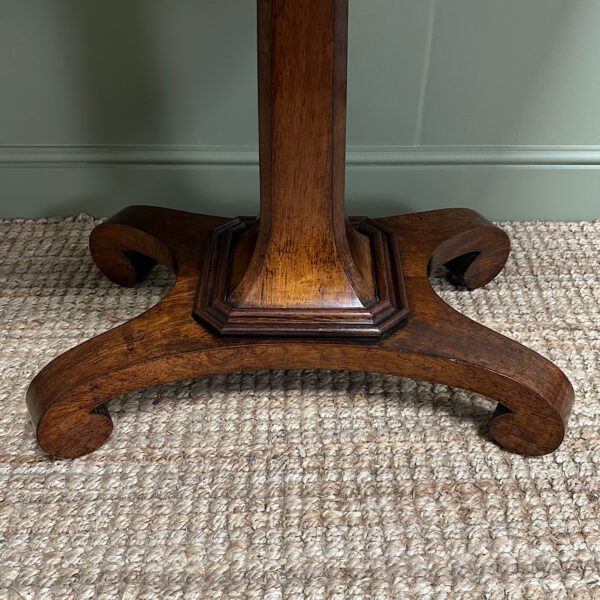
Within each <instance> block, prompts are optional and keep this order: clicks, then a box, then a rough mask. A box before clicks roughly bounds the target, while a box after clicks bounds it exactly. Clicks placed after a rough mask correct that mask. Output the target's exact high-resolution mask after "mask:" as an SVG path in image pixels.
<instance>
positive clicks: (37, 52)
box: [0, 0, 600, 220]
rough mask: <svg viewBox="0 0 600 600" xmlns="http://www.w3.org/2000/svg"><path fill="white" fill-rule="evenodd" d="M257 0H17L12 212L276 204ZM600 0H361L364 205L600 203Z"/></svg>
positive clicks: (351, 175) (351, 151)
mask: <svg viewBox="0 0 600 600" xmlns="http://www.w3.org/2000/svg"><path fill="white" fill-rule="evenodd" d="M255 21H256V17H255V2H254V0H102V1H101V2H99V1H97V0H0V217H5V218H11V217H36V216H54V215H70V214H77V213H79V212H88V213H92V214H94V215H107V214H109V213H111V212H114V211H115V210H117V209H119V208H120V207H122V206H124V205H126V204H131V203H149V204H160V205H164V206H172V207H177V208H183V209H190V210H198V211H202V212H213V213H219V214H224V215H235V214H251V213H253V212H255V211H256V210H257V206H258V170H257V165H256V163H257V152H256V145H257V123H256V112H257V105H256V57H255V46H256V33H255ZM599 28H600V2H597V1H596V0H568V1H567V0H502V1H499V0H350V50H349V52H350V55H349V98H348V102H349V110H348V146H349V147H348V168H347V198H348V207H349V211H350V212H352V213H354V214H370V215H382V214H390V213H398V212H404V211H409V210H424V209H429V208H436V207H443V206H471V207H474V208H476V209H478V210H480V211H482V212H484V213H485V214H486V215H487V216H489V217H491V218H495V219H567V220H579V219H593V218H599V217H600V108H599V107H600V75H599V74H598V73H599V71H598V57H599V56H600V36H598V34H597V32H598V30H599Z"/></svg>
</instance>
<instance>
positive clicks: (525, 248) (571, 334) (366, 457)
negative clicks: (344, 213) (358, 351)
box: [0, 216, 600, 600]
mask: <svg viewBox="0 0 600 600" xmlns="http://www.w3.org/2000/svg"><path fill="white" fill-rule="evenodd" d="M94 223H95V222H94V221H93V220H92V219H91V218H89V217H85V216H82V217H79V218H77V219H70V220H42V221H13V222H6V221H4V222H0V340H1V344H0V403H1V406H2V411H1V413H0V598H1V599H4V598H9V599H13V598H14V599H15V600H19V599H27V600H29V599H34V598H36V599H37V598H42V599H47V598H56V599H61V600H63V599H70V598H75V599H94V600H95V599H109V598H131V599H138V598H139V599H154V598H160V599H169V598H192V599H193V598H199V599H204V598H207V599H217V598H218V599H227V600H230V599H235V598H253V599H258V598H261V599H262V598H266V599H269V600H275V599H279V598H285V599H290V600H291V599H297V600H301V599H302V600H305V599H309V598H310V599H313V598H314V599H318V598H327V599H330V598H331V599H337V600H347V599H363V598H365V599H375V598H377V599H387V598H399V599H405V598H409V599H410V598H417V599H421V598H472V599H479V598H486V599H491V600H495V599H499V600H500V599H502V600H504V599H507V598H508V599H520V598H523V599H527V600H530V599H537V598H552V599H561V598H582V599H583V598H600V531H599V524H600V484H599V477H598V476H599V473H600V434H599V428H600V404H599V398H600V222H596V223H576V224H574V223H503V224H502V226H503V227H504V228H505V229H506V231H507V232H508V233H509V234H510V235H511V237H512V240H513V246H514V251H513V254H512V256H511V258H510V260H509V263H508V265H507V267H506V269H505V271H504V272H503V273H502V274H501V275H500V276H499V277H498V278H497V279H496V280H495V281H494V282H492V283H491V284H489V285H488V286H487V287H486V288H484V289H481V290H477V291H474V292H465V291H457V290H455V289H454V288H452V287H451V286H450V285H448V284H446V283H444V282H443V281H436V283H435V285H436V288H437V290H438V291H439V293H440V294H441V295H442V296H443V297H444V298H445V299H446V300H447V301H448V302H450V303H451V304H452V305H454V306H455V307H456V308H458V309H459V310H460V311H461V312H463V313H465V314H467V315H469V316H470V317H472V318H474V319H476V320H477V321H480V322H482V323H484V324H485V325H487V326H489V327H492V328H493V329H496V330H498V331H500V332H502V333H504V334H505V335H508V336H510V337H513V338H515V339H517V340H519V341H520V342H522V343H524V344H527V345H528V346H530V347H532V348H534V349H536V350H537V351H539V352H541V353H542V354H544V355H546V356H547V357H549V358H550V359H551V360H553V361H555V362H556V363H557V364H558V365H559V366H560V367H561V368H562V369H564V370H565V372H566V374H567V376H569V377H570V379H571V381H572V382H573V385H574V387H575V391H576V394H577V402H576V404H575V409H574V413H573V416H572V419H571V422H570V429H569V432H568V435H567V438H566V440H565V442H564V444H563V446H562V447H561V448H560V449H559V450H558V451H557V452H555V453H554V454H553V455H551V456H546V457H542V458H534V459H532V458H523V457H520V456H515V455H512V454H509V453H507V452H505V451H503V450H501V449H500V448H499V447H497V446H496V445H494V444H493V443H491V442H490V441H489V440H488V439H487V436H486V423H487V421H488V418H489V415H490V412H491V410H492V409H493V403H491V402H490V401H488V400H486V399H484V398H482V397H480V396H476V395H474V394H470V393H466V392H464V391H461V390H457V389H450V388H448V387H445V386H440V385H431V384H426V383H417V382H414V381H411V380H407V379H400V378H395V377H384V376H379V375H373V374H365V373H347V372H316V371H302V372H296V371H293V372H292V371H290V372H266V371H265V372H256V373H246V374H236V375H231V376H228V377H212V378H205V379H199V380H195V381H188V382H184V383H182V384H176V385H175V384H174V385H167V386H163V387H160V388H154V389H150V390H146V391H143V392H138V393H133V394H129V395H127V396H125V397H123V398H119V399H115V400H113V401H112V402H111V403H110V406H109V408H110V411H111V413H112V416H113V420H114V423H115V431H114V433H113V436H112V438H111V439H110V440H109V442H108V443H107V444H106V445H105V446H103V447H102V448H101V449H100V450H99V451H97V452H96V453H94V454H92V455H89V456H87V457H84V458H81V459H78V460H73V461H62V460H52V459H50V458H48V457H47V456H46V455H44V454H43V453H42V452H41V451H39V450H38V449H37V446H36V443H35V440H34V436H33V432H32V429H31V424H30V422H29V417H28V414H27V412H26V408H25V404H24V396H25V390H26V388H27V385H28V383H29V381H30V380H31V378H32V377H33V376H34V374H35V373H36V372H37V371H38V370H39V369H40V368H41V367H43V366H44V365H45V364H46V363H48V362H49V361H50V360H51V359H52V358H54V357H56V356H57V355H58V354H60V353H61V352H63V351H65V350H67V349H68V348H70V347H72V346H74V345H76V344H78V343H80V342H82V341H84V340H86V339H87V338H89V337H91V336H93V335H95V334H98V333H100V332H102V331H105V330H107V329H109V328H112V327H114V326H116V325H117V324H119V323H121V322H123V321H124V320H126V319H128V318H131V317H133V316H135V315H136V314H138V313H140V312H142V311H143V310H145V309H147V308H148V307H150V306H151V305H153V304H154V303H156V302H157V301H158V300H159V299H160V297H161V296H162V295H163V294H164V292H165V290H166V288H167V287H168V285H169V284H170V283H171V281H172V280H171V276H170V275H169V274H168V273H167V272H166V271H164V270H160V269H159V270H157V271H156V272H155V273H154V274H153V275H152V277H151V278H150V280H148V281H147V282H145V283H144V284H142V285H141V286H139V287H137V288H134V289H122V288H119V287H117V286H114V285H112V284H111V283H109V282H108V281H107V280H105V279H104V278H103V277H102V275H101V274H100V273H99V272H97V271H96V269H95V267H94V265H93V263H92V260H91V258H90V257H89V255H88V250H87V236H88V234H89V232H90V230H91V228H92V227H93V226H94ZM523 368H527V365H523ZM65 376H66V377H68V373H66V374H65Z"/></svg>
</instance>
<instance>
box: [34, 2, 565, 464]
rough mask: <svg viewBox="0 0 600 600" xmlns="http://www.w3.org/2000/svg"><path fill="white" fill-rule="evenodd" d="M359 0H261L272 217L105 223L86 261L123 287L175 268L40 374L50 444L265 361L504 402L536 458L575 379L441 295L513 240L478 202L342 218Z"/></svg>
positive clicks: (37, 392) (38, 389) (262, 95)
mask: <svg viewBox="0 0 600 600" xmlns="http://www.w3.org/2000/svg"><path fill="white" fill-rule="evenodd" d="M347 32H348V0H258V74H259V104H260V108H259V132H260V133H259V137H260V216H259V218H237V219H226V218H221V217H215V216H206V215H199V214H190V213H185V212H180V211H176V210H168V209H162V208H155V207H146V206H133V207H130V208H126V209H125V210H123V211H121V212H120V213H118V214H117V215H115V216H114V217H112V218H111V219H109V220H108V221H106V222H104V223H102V224H101V225H98V226H97V227H96V228H95V229H94V231H93V232H92V234H91V238H90V247H91V252H92V256H93V258H94V260H95V262H96V264H97V265H98V267H99V268H100V270H101V271H102V272H103V273H104V274H105V275H106V276H107V277H108V278H110V279H111V280H112V281H114V282H115V283H117V284H119V285H125V286H129V285H134V284H135V283H136V282H138V281H140V280H141V279H143V278H144V277H145V276H146V275H147V274H148V272H149V271H150V270H151V269H152V268H153V267H154V266H155V265H156V264H157V263H161V264H163V265H166V266H167V267H168V268H169V269H171V270H173V271H174V272H175V273H176V275H177V279H176V283H175V285H174V287H173V288H172V289H171V291H170V292H169V293H168V294H167V296H166V297H165V298H164V299H163V300H162V301H161V302H160V303H159V304H158V305H157V306H155V307H153V308H151V309H150V310H148V311H147V312H146V313H145V314H142V315H141V316H138V317H136V318H134V319H133V320H131V321H129V322H127V323H125V324H123V325H121V326H120V327H117V328H116V329H113V330H112V331H109V332H107V333H104V334H102V335H99V336H98V337H96V338H94V339H91V340H89V341H88V342H86V343H84V344H82V345H80V346H78V347H77V348H74V349H72V350H70V351H69V352H67V353H66V354H63V355H62V356H60V357H59V358H57V359H56V360H54V361H53V362H51V363H50V364H49V365H48V366H47V367H46V368H45V369H43V370H42V371H41V372H40V373H39V374H38V375H37V377H36V378H35V379H34V380H33V382H32V383H31V386H30V388H29V390H28V393H27V404H28V407H29V410H30V413H31V416H32V419H33V422H34V424H35V427H36V432H37V438H38V440H39V443H40V445H41V447H42V448H43V449H44V450H45V451H46V452H48V453H49V454H52V455H55V456H61V457H76V456H81V455H84V454H86V453H88V452H92V451H93V450H95V449H96V448H98V447H99V446H100V445H101V444H102V443H103V442H105V441H106V440H107V438H108V437H109V436H110V434H111V431H112V421H111V419H110V416H109V414H108V411H107V409H106V408H105V403H106V402H107V401H108V400H110V399H112V398H114V397H117V396H119V395H121V394H124V393H126V392H129V391H132V390H136V389H141V388H144V387H149V386H154V385H158V384H161V383H166V382H172V381H178V380H183V379H188V378H192V377H198V376H204V375H210V374H224V373H229V372H232V371H248V370H255V369H348V370H361V371H362V370H372V371H377V372H380V373H387V374H393V375H401V376H405V377H412V378H415V379H421V380H427V381H435V382H440V383H444V384H447V385H450V386H457V387H461V388H464V389H466V390H471V391H473V392H477V393H480V394H483V395H485V396H488V397H490V398H492V399H494V400H496V401H497V402H498V405H497V408H496V410H495V412H494V413H493V415H492V417H491V422H490V435H491V437H492V438H493V439H494V440H496V442H498V443H499V444H500V445H502V446H503V447H504V448H506V449H507V450H511V451H514V452H518V453H521V454H525V455H542V454H546V453H548V452H551V451H553V450H554V449H556V448H557V447H558V446H559V445H560V443H561V441H562V440H563V436H564V434H565V427H566V423H567V419H568V416H569V412H570V410H571V406H572V403H573V389H572V387H571V385H570V383H569V381H568V380H567V378H566V377H565V375H564V374H563V373H562V372H561V371H560V370H559V369H558V368H557V367H556V366H554V365H553V364H552V363H550V362H549V361H548V360H546V359H545V358H543V357H542V356H540V355H539V354H536V353H535V352H533V351H532V350H529V349H527V348H525V347H523V346H521V345H520V344H518V343H516V342H514V341H511V340H509V339H507V338H505V337H503V336H501V335H499V334H497V333H494V332H493V331H490V330H489V329H486V328H485V327H483V326H481V325H478V324H477V323H475V322H473V321H471V320H469V319H468V318H466V317H464V316H462V315H461V314H459V313H458V312H456V311H455V310H453V309H452V308H451V307H449V306H448V305H447V304H445V303H444V302H443V301H442V300H441V299H440V298H439V297H438V295H437V294H436V293H435V292H434V291H433V289H432V287H431V285H430V283H429V280H428V276H429V275H430V274H433V273H434V272H436V271H438V270H440V269H445V271H446V272H447V275H448V276H449V278H450V280H451V281H452V282H455V283H456V284H458V285H461V286H466V287H467V288H469V289H474V288H477V287H480V286H483V285H485V284H486V283H488V282H489V281H490V280H491V279H493V278H494V277H495V276H496V275H497V274H498V273H499V272H500V270H501V269H502V268H503V266H504V264H505V261H506V259H507V256H508V253H509V250H510V244H509V240H508V237H507V236H506V234H505V233H504V232H503V231H502V230H500V229H498V228H497V227H495V226H494V225H492V224H491V223H490V222H488V221H486V220H485V219H484V218H483V217H481V216H480V215H479V214H477V213H476V212H474V211H472V210H466V209H450V210H437V211H432V212H424V213H418V214H410V215H402V216H395V217H386V218H381V219H369V218H365V217H358V218H349V219H348V218H346V217H345V216H344V170H345V130H346V59H347Z"/></svg>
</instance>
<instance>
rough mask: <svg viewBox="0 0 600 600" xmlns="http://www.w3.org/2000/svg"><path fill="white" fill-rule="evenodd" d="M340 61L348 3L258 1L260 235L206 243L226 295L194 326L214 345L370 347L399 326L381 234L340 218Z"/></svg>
mask: <svg viewBox="0 0 600 600" xmlns="http://www.w3.org/2000/svg"><path fill="white" fill-rule="evenodd" d="M347 50H348V0H293V1H290V0H259V1H258V75H259V137H260V224H259V226H258V231H256V227H254V228H252V227H249V229H248V230H247V231H243V227H240V228H239V229H237V230H235V231H232V229H231V226H230V228H229V229H227V228H226V229H227V231H228V234H229V235H230V240H229V242H227V241H225V242H224V240H219V239H218V237H219V234H217V239H216V241H215V245H216V247H215V252H214V253H213V254H212V256H211V258H210V259H209V262H208V263H207V270H209V271H213V270H215V271H216V272H218V273H220V274H221V276H222V279H223V281H226V282H227V283H226V285H225V286H223V285H222V286H220V287H219V290H218V292H217V291H215V290H214V289H211V285H210V282H209V283H208V284H207V285H206V286H205V287H202V286H201V290H200V294H199V297H200V298H201V300H200V302H199V304H198V306H197V308H196V315H197V316H198V318H199V319H200V320H202V321H203V322H205V323H207V324H208V325H210V326H212V327H213V328H216V329H217V330H218V331H219V332H220V333H225V334H227V333H230V334H236V335H238V334H244V333H247V334H257V333H261V332H262V333H265V334H269V335H273V333H275V334H277V332H278V331H279V332H280V333H281V334H282V335H287V334H290V333H294V334H296V335H303V334H306V335H313V334H315V333H320V334H328V333H332V334H340V333H343V334H345V335H354V334H356V335H371V336H373V335H380V334H381V333H382V332H383V331H384V330H385V329H387V328H389V327H391V326H393V325H394V324H397V323H398V322H399V321H400V320H402V318H403V317H404V316H405V314H406V310H405V306H404V305H403V304H404V303H403V301H402V295H403V291H402V289H401V288H402V284H401V281H400V279H401V277H400V271H401V268H400V264H399V262H400V259H399V257H398V256H397V252H396V251H395V250H394V248H392V247H391V246H392V244H391V242H390V243H388V241H387V238H386V235H385V232H383V231H381V228H380V227H377V226H375V225H374V224H373V223H372V222H371V223H369V224H366V225H365V223H364V222H363V223H362V225H357V224H356V223H355V224H351V223H349V222H348V221H347V220H346V218H345V216H344V178H345V150H346V71H347V69H346V65H347ZM246 226H248V224H246ZM234 229H235V228H234ZM220 233H222V232H220ZM228 243H230V244H231V249H230V250H229V251H228V249H227V248H226V247H224V245H225V246H226V245H227V244H228ZM226 257H229V258H228V259H230V262H232V263H233V265H232V266H231V269H230V271H229V272H228V273H224V271H225V270H226V269H227V268H228V266H227V265H226V264H225V262H224V261H225V259H226ZM210 261H213V262H210ZM215 262H220V263H221V267H220V268H219V267H217V268H216V269H215V267H214V264H215ZM382 278H383V281H380V280H381V279H382ZM214 286H217V287H218V282H213V288H214ZM282 311H285V312H282ZM314 311H318V312H314ZM245 317H248V318H247V319H246V318H245ZM256 319H258V321H257V320H256ZM242 321H243V322H242ZM234 322H235V324H234Z"/></svg>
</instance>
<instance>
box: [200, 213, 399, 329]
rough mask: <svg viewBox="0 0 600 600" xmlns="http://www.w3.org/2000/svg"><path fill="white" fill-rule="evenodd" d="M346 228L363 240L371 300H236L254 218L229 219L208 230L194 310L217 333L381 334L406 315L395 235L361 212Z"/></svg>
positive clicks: (250, 253)
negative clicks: (255, 303)
mask: <svg viewBox="0 0 600 600" xmlns="http://www.w3.org/2000/svg"><path fill="white" fill-rule="evenodd" d="M347 229H348V230H351V231H352V234H353V235H357V236H361V237H362V238H364V241H365V243H364V246H363V248H362V251H363V253H364V255H365V256H366V258H367V260H364V261H362V262H365V263H367V264H368V265H369V267H370V269H369V270H370V271H372V273H373V277H372V279H373V283H374V290H376V292H374V294H373V299H372V301H371V302H368V303H365V305H362V304H358V305H357V306H344V305H340V304H339V303H336V304H333V305H330V306H318V300H317V302H315V304H316V306H302V307H297V306H295V307H292V308H290V307H279V306H245V305H244V303H243V302H242V303H240V302H236V300H235V298H233V297H232V296H233V295H234V292H235V290H236V289H237V286H238V284H239V279H240V278H241V277H242V276H243V274H244V273H245V272H246V270H247V268H248V264H249V263H250V258H251V257H252V256H253V255H254V251H255V249H256V240H257V237H258V235H257V234H258V219H232V220H231V221H228V222H227V223H225V224H224V225H223V226H221V227H218V228H217V229H216V230H215V231H214V232H213V235H212V240H211V243H210V245H209V249H208V252H207V259H206V260H205V261H204V267H203V272H204V273H205V276H203V277H201V278H200V282H199V285H198V294H197V296H196V302H195V306H194V316H195V317H196V318H197V319H198V320H199V321H200V322H201V323H203V324H205V325H206V326H208V327H209V328H212V329H213V330H214V331H216V332H217V333H219V334H220V335H261V336H268V337H274V336H287V337H290V336H292V337H321V336H328V337H331V336H337V337H341V336H348V337H381V336H382V335H384V334H386V333H388V332H389V331H391V330H393V329H394V328H395V327H397V326H398V325H399V324H400V323H402V321H403V320H404V319H406V317H407V315H408V306H407V301H406V290H405V287H404V277H403V274H402V261H401V258H400V252H399V248H398V243H397V240H396V235H395V234H394V232H393V231H392V230H390V229H388V228H387V227H386V226H385V225H384V224H383V223H378V222H376V221H373V220H372V219H367V218H366V217H360V218H353V219H349V220H348V222H347ZM357 258H360V257H357ZM356 262H359V261H356ZM319 284H320V282H318V284H317V285H319ZM317 285H315V286H313V290H314V288H315V287H317ZM312 295H313V296H315V295H316V294H312ZM313 301H314V298H313Z"/></svg>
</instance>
